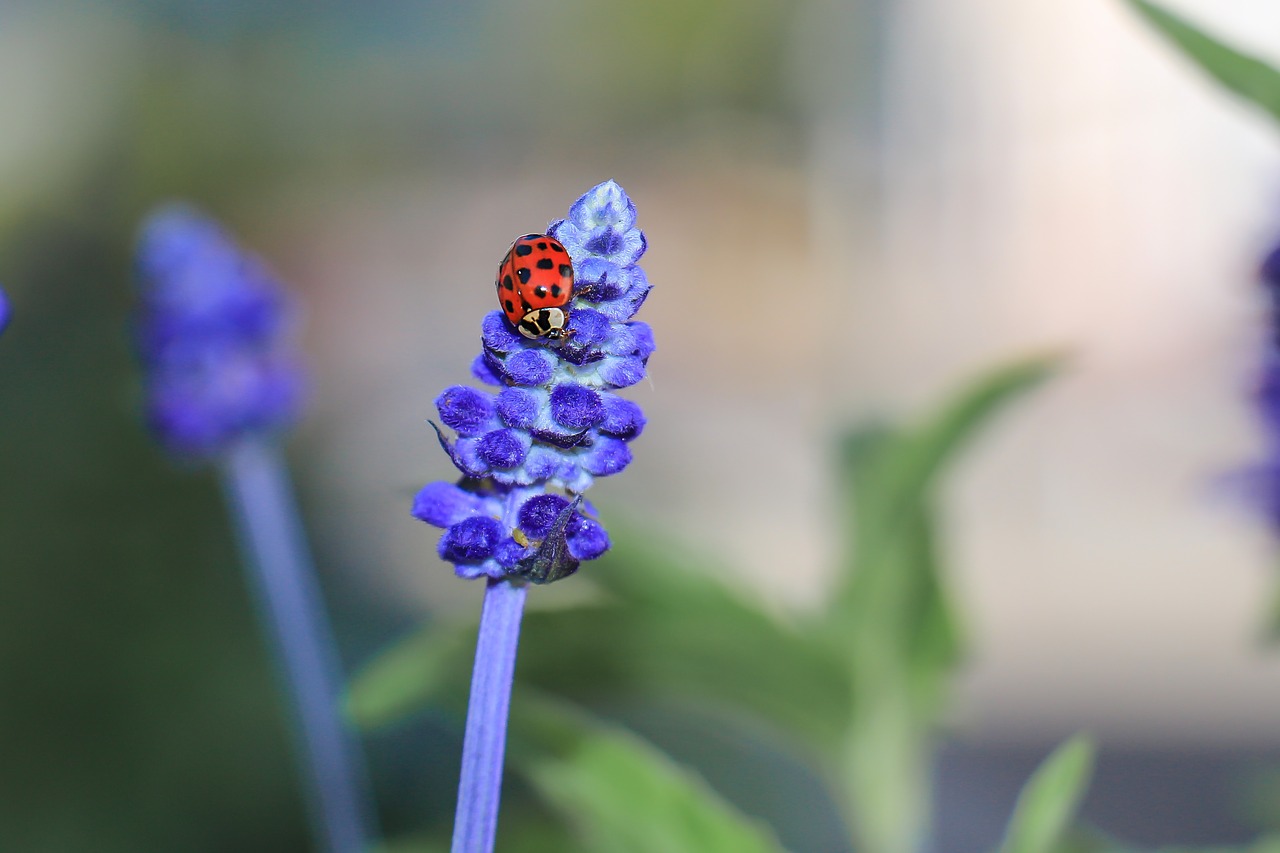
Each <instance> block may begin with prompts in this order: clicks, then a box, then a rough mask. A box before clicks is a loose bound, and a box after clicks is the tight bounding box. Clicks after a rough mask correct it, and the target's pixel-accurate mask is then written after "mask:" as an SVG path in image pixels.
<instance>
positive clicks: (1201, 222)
mask: <svg viewBox="0 0 1280 853" xmlns="http://www.w3.org/2000/svg"><path fill="white" fill-rule="evenodd" d="M1226 7H1230V8H1226ZM1178 8H1180V9H1181V10H1182V11H1184V13H1186V14H1188V15H1192V16H1194V17H1195V18H1196V19H1197V20H1200V21H1203V22H1204V23H1205V24H1206V25H1207V26H1210V27H1212V28H1213V29H1214V30H1215V31H1218V32H1221V33H1223V34H1224V35H1226V36H1228V37H1230V38H1232V39H1234V40H1236V41H1237V42H1238V43H1239V44H1242V45H1246V46H1248V47H1249V48H1250V49H1252V50H1255V51H1258V52H1262V53H1266V54H1269V55H1270V56H1272V57H1276V56H1278V55H1280V6H1276V5H1275V4H1274V3H1266V2H1261V1H1260V0H1259V2H1236V3H1231V4H1221V3H1212V2H1208V0H1205V2H1198V3H1189V2H1188V3H1180V4H1178ZM889 10H890V11H889V16H888V25H887V29H888V39H889V45H890V46H889V48H888V50H887V51H886V55H887V66H886V69H885V76H884V79H883V90H882V93H883V104H884V113H883V115H884V125H883V136H882V137H881V139H882V143H883V146H882V148H881V149H880V151H879V156H880V160H879V163H880V164H881V166H882V170H881V172H880V174H881V176H882V183H881V186H880V189H881V193H882V194H881V205H880V210H881V215H880V216H879V218H878V219H877V221H876V222H875V224H874V226H873V227H872V228H871V229H869V230H870V232H871V234H872V237H871V239H870V240H869V241H868V244H867V250H868V251H869V252H870V253H871V254H872V255H873V256H874V258H875V262H874V264H873V267H872V268H873V269H875V270H876V271H877V272H876V274H875V275H874V277H873V278H872V279H870V280H867V281H864V282H862V285H861V287H860V288H859V289H858V291H857V293H856V295H855V297H854V306H853V309H852V310H853V314H854V316H855V317H857V318H858V319H857V320H856V321H855V322H854V324H853V329H854V332H855V334H854V335H853V340H854V346H855V347H856V349H857V351H858V356H857V358H856V359H855V360H854V364H855V365H857V366H855V367H854V368H853V369H854V370H855V371H856V372H857V375H858V377H859V380H860V381H859V389H858V392H857V393H859V394H870V395H872V396H874V397H875V398H876V399H881V400H888V401H893V402H894V403H896V404H899V405H901V406H903V407H914V406H917V405H919V404H921V403H923V402H925V401H928V400H932V399H935V398H936V397H937V395H938V393H939V392H940V391H942V390H943V389H945V388H947V387H949V386H950V385H951V384H952V383H953V382H955V381H956V380H957V379H958V378H959V377H961V376H964V375H967V374H969V373H971V372H972V371H974V370H975V369H977V368H978V367H979V366H980V365H983V364H986V363H989V362H990V361H992V360H995V359H999V358H1001V357H1003V356H1005V355H1009V354H1014V353H1018V352H1025V351H1028V350H1042V349H1045V348H1063V349H1065V350H1066V351H1068V352H1069V353H1070V362H1069V367H1068V371H1067V373H1066V375H1065V376H1064V377H1063V378H1062V379H1061V380H1059V381H1058V382H1057V383H1056V384H1055V385H1054V387H1052V388H1051V389H1050V390H1048V391H1047V392H1045V393H1043V394H1041V395H1040V397H1039V399H1037V400H1036V401H1034V402H1033V403H1031V404H1030V405H1029V406H1026V407H1024V408H1023V409H1022V410H1020V411H1016V412H1013V413H1012V414H1011V415H1009V416H1008V417H1006V418H1005V419H1004V422H1003V423H1002V425H1001V426H1000V427H998V429H997V430H996V431H995V432H994V434H992V435H989V436H988V437H987V440H986V441H984V442H983V444H982V446H981V448H980V450H979V452H978V453H977V454H976V455H975V456H974V457H973V458H971V459H970V460H969V462H968V463H967V464H966V465H965V466H964V467H963V468H962V469H961V470H960V471H958V472H957V473H958V475H959V476H957V477H956V478H955V480H954V488H953V489H952V491H951V498H952V500H951V502H950V504H949V509H950V511H951V520H952V525H951V534H952V537H951V541H952V542H953V543H954V544H955V545H956V546H958V547H957V549H956V550H955V551H954V552H953V553H954V560H955V564H956V574H955V585H956V588H957V590H958V592H959V594H960V595H961V598H962V600H963V601H964V602H965V604H966V609H967V611H968V614H969V627H970V631H971V636H972V639H973V643H974V659H973V666H972V667H971V669H970V671H969V673H968V675H967V676H966V678H965V679H964V684H963V693H964V698H965V703H964V708H963V711H962V713H961V714H960V716H959V723H960V725H961V727H962V729H964V730H967V731H969V732H972V733H974V734H976V735H978V736H981V737H984V738H994V739H1021V738H1037V737H1044V736H1046V735H1047V734H1050V733H1055V732H1065V731H1070V730H1074V729H1080V728H1090V729H1092V730H1094V731H1096V732H1100V733H1101V734H1103V735H1106V736H1108V737H1111V738H1115V739H1123V740H1133V741H1159V740H1164V739H1182V740H1194V741H1207V740H1235V741H1256V740H1264V741H1271V742H1274V741H1276V740H1277V739H1280V726H1277V725H1276V724H1275V715H1274V708H1275V707H1277V705H1278V704H1280V655H1277V654H1267V653H1264V652H1262V651H1261V650H1260V649H1259V647H1258V645H1257V644H1256V642H1255V640H1256V637H1257V634H1258V630H1259V628H1260V626H1261V623H1262V619H1263V618H1264V615H1265V613H1266V611H1267V610H1268V603H1269V599H1270V596H1271V595H1272V591H1273V588H1274V585H1275V584H1276V583H1277V582H1278V581H1280V577H1277V575H1276V573H1275V572H1274V571H1273V569H1274V566H1273V565H1272V564H1273V563H1274V562H1275V560H1274V551H1273V549H1272V548H1271V543H1270V542H1269V541H1268V539H1267V537H1266V536H1265V533H1264V531H1262V530H1261V526H1260V524H1258V523H1256V520H1255V519H1254V518H1253V517H1251V516H1250V515H1249V514H1248V513H1247V512H1246V511H1244V510H1242V509H1241V508H1240V507H1238V506H1235V505H1233V504H1232V503H1231V502H1230V501H1229V500H1228V499H1226V498H1225V497H1224V496H1223V495H1222V494H1221V493H1220V492H1218V491H1215V487H1214V481H1215V478H1218V477H1220V475H1222V473H1223V472H1225V471H1228V470H1230V469H1232V468H1233V467H1235V466H1239V465H1240V464H1242V463H1245V462H1248V461H1249V460H1251V459H1254V458H1256V455H1257V453H1258V452H1259V442H1258V437H1257V434H1256V432H1255V429H1254V427H1253V423H1252V421H1251V418H1250V415H1251V413H1250V412H1249V410H1248V407H1247V402H1246V399H1245V395H1246V392H1247V389H1248V387H1249V385H1250V382H1251V373H1252V371H1253V369H1254V364H1255V359H1256V356H1257V354H1258V347H1259V345H1260V336H1261V334H1262V330H1261V328H1260V326H1259V320H1260V309H1261V304H1260V301H1259V300H1258V298H1257V294H1256V293H1255V291H1254V284H1253V270H1254V269H1255V267H1256V264H1257V262H1258V259H1259V257H1260V253H1261V252H1263V251H1264V249H1265V248H1266V247H1267V246H1268V244H1269V242H1270V241H1272V240H1274V239H1276V238H1280V136H1277V134H1276V132H1275V130H1274V129H1273V128H1272V127H1271V126H1270V125H1269V123H1268V122H1267V121H1266V120H1265V119H1263V118H1262V117H1261V116H1260V115H1258V114H1257V113H1256V112H1254V111H1253V110H1251V109H1249V108H1247V107H1245V106H1243V105H1241V104H1240V103H1238V102H1237V101H1235V100H1234V99H1232V98H1231V97H1228V96H1226V95H1224V94H1223V93H1221V92H1220V91H1218V90H1217V89H1216V88H1214V87H1213V86H1212V85H1210V84H1209V83H1208V82H1207V81H1206V80H1204V79H1203V78H1202V77H1201V76H1200V75H1199V73H1198V72H1197V71H1196V70H1194V69H1193V68H1192V67H1191V66H1190V65H1189V64H1188V63H1187V62H1185V61H1183V60H1181V59H1180V58H1179V57H1178V56H1177V55H1175V53H1174V51H1172V50H1171V49H1169V48H1168V47H1166V46H1165V45H1164V44H1163V43H1162V42H1161V41H1160V40H1159V39H1158V38H1157V37H1156V36H1155V35H1154V34H1153V33H1152V32H1149V31H1148V30H1147V29H1146V28H1145V26H1144V25H1143V24H1142V23H1141V22H1140V21H1139V20H1138V19H1137V18H1136V17H1135V16H1134V15H1132V14H1131V13H1130V12H1129V11H1128V10H1127V8H1125V6H1124V4H1122V3H1120V2H1113V0H1039V2H1035V3H1026V2H1017V0H972V2H964V3H959V2H946V0H907V2H895V3H892V4H889ZM830 126H833V127H836V128H838V127H839V123H838V122H833V123H830ZM839 148H840V146H839V145H835V144H832V143H831V142H830V140H827V141H826V142H825V143H823V144H820V145H819V146H817V148H816V150H817V151H818V152H819V153H820V154H827V156H829V152H831V151H838V150H839ZM818 168H819V169H825V168H830V167H829V166H828V164H827V163H826V162H824V160H823V158H822V157H820V158H819V162H818ZM832 173H833V174H839V171H838V168H833V169H832ZM823 183H824V182H823V181H821V180H819V181H816V182H815V184H816V185H819V186H821V185H823ZM815 197H816V201H815V204H817V205H818V206H819V210H821V209H824V208H823V207H822V205H823V204H824V197H823V195H822V194H815ZM819 215H821V214H819ZM822 251H823V252H824V253H825V257H827V258H828V259H832V260H833V259H835V258H838V257H841V256H842V255H843V254H845V253H846V250H845V249H844V248H843V247H841V246H840V245H839V244H838V243H827V244H824V245H823V247H822ZM832 260H828V261H827V264H829V263H831V262H832ZM822 265H824V266H825V265H826V264H822Z"/></svg>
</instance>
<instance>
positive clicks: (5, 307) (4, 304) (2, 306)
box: [0, 287, 13, 334]
mask: <svg viewBox="0 0 1280 853" xmlns="http://www.w3.org/2000/svg"><path fill="white" fill-rule="evenodd" d="M12 317H13V307H12V306H11V305H10V304H9V297H7V296H5V295H4V288H3V287H0V334H4V330H5V328H6V327H7V326H8V325H9V320H10V318H12Z"/></svg>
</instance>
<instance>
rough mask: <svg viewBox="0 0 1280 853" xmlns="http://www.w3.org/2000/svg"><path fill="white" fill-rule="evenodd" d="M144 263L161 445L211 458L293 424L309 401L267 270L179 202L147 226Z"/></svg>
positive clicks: (140, 264) (144, 307)
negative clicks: (253, 437)
mask: <svg viewBox="0 0 1280 853" xmlns="http://www.w3.org/2000/svg"><path fill="white" fill-rule="evenodd" d="M136 265H137V271H138V276H139V279H140V282H141V292H140V307H139V310H138V317H137V324H136V338H137V344H138V350H139V353H140V356H141V358H142V361H143V365H144V367H145V369H146V390H147V421H148V423H149V424H150V426H151V429H152V432H153V433H154V434H155V436H156V438H157V439H158V440H159V441H160V443H161V444H163V445H164V446H165V447H166V448H167V449H168V450H170V451H171V452H173V453H175V454H178V455H181V456H190V457H199V458H208V457H212V456H216V455H218V454H220V453H222V452H224V451H225V450H226V449H227V448H229V447H230V446H231V445H232V444H234V443H235V442H236V441H237V440H239V439H242V438H245V437H248V436H250V435H255V434H262V433H269V432H274V431H277V430H280V429H283V428H285V427H287V426H289V425H291V424H292V423H293V421H294V420H295V419H296V418H297V415H298V411H299V409H300V408H301V403H302V396H303V395H302V390H303V380H302V370H301V368H300V366H299V358H298V356H297V355H296V353H295V352H294V351H293V349H292V348H291V346H290V343H289V341H288V339H287V335H286V331H287V327H288V325H289V319H290V316H291V314H292V308H291V306H290V304H289V301H288V299H287V297H286V295H285V293H284V291H283V290H282V289H281V287H280V285H279V284H278V283H277V282H276V280H275V279H274V277H272V275H271V274H270V272H268V271H267V269H266V267H265V265H264V264H263V263H262V262H261V261H260V260H259V259H258V258H256V257H255V256H253V255H251V254H248V253H247V252H245V251H244V250H243V249H241V248H240V247H239V246H237V245H236V244H235V243H234V242H233V241H232V240H231V238H230V237H229V236H228V235H227V234H226V233H224V232H223V231H222V229H221V228H219V227H218V225H217V224H216V223H214V222H213V221H212V220H210V219H207V218H205V217H204V216H202V215H201V214H199V213H197V212H196V211H194V210H192V209H190V208H187V207H182V206H177V205H175V206H170V207H164V208H161V209H160V210H159V211H157V212H156V213H154V214H153V215H152V216H151V217H150V218H149V219H148V220H147V222H146V223H145V224H144V225H143V228H142V233H141V236H140V238H139V241H138V250H137V262H136Z"/></svg>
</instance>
